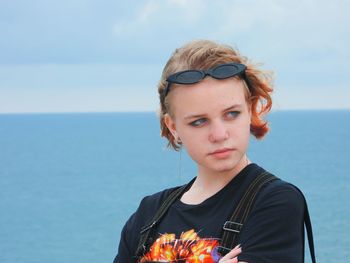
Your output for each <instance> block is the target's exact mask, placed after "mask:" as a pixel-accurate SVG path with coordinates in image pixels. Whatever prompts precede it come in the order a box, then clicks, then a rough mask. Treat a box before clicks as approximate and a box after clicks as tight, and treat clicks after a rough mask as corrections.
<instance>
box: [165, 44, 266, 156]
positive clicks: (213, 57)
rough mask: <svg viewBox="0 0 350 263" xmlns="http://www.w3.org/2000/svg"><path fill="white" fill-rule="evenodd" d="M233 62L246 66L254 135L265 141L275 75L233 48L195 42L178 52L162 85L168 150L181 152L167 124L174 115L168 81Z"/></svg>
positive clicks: (247, 93)
mask: <svg viewBox="0 0 350 263" xmlns="http://www.w3.org/2000/svg"><path fill="white" fill-rule="evenodd" d="M230 62H235V63H241V64H244V65H245V66H246V70H245V76H246V80H247V82H248V83H245V85H246V87H249V89H246V90H247V92H246V99H247V102H248V103H249V104H250V106H251V114H252V117H251V125H250V133H251V134H252V135H254V136H255V137H256V138H257V139H261V138H263V137H264V136H265V134H266V133H267V132H268V131H269V126H268V122H267V121H266V120H264V119H263V117H264V115H266V114H267V113H268V112H269V111H270V110H271V107H272V98H271V92H272V91H273V84H272V79H273V78H272V72H271V71H263V70H261V69H259V68H258V66H259V65H256V64H253V63H251V62H250V61H249V60H248V58H247V57H245V56H242V55H241V54H239V52H238V51H237V50H235V49H233V48H232V47H231V46H228V45H223V44H219V43H216V42H213V41H209V40H195V41H192V42H189V43H187V44H186V45H184V46H182V47H181V48H178V49H176V50H175V52H174V53H173V54H172V56H171V57H170V59H169V60H168V62H167V63H166V65H165V67H164V69H163V73H162V77H161V79H160V82H159V84H158V94H159V99H160V111H159V118H160V128H161V136H163V137H165V138H167V140H168V147H171V148H173V149H175V150H178V149H179V148H180V145H179V144H178V142H176V140H175V139H174V137H173V136H172V134H171V132H170V131H169V129H168V127H167V126H166V125H165V122H164V116H165V114H170V115H171V109H170V105H169V101H168V96H167V97H165V96H164V90H165V87H166V86H167V81H166V79H167V77H168V76H170V75H172V74H174V73H176V72H179V71H182V70H189V69H200V70H208V69H210V68H212V67H215V66H217V65H220V64H224V63H230Z"/></svg>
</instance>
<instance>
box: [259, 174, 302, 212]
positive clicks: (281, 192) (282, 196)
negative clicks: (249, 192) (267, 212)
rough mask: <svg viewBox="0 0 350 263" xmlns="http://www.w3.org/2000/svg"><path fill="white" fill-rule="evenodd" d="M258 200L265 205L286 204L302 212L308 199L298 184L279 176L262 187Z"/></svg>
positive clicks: (289, 207) (277, 205)
mask: <svg viewBox="0 0 350 263" xmlns="http://www.w3.org/2000/svg"><path fill="white" fill-rule="evenodd" d="M256 202H257V203H260V204H264V206H276V207H281V206H284V207H286V208H288V209H291V210H293V211H295V212H296V211H299V212H302V211H303V210H304V206H305V202H306V201H305V197H304V195H303V193H302V191H301V190H300V189H299V188H298V187H297V186H295V185H294V184H292V183H289V182H287V181H285V180H283V179H281V178H278V177H277V180H273V181H271V182H270V183H268V184H267V185H266V186H264V187H263V188H262V189H261V192H260V193H259V194H258V196H257V200H256Z"/></svg>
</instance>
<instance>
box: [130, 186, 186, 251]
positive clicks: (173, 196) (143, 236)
mask: <svg viewBox="0 0 350 263" xmlns="http://www.w3.org/2000/svg"><path fill="white" fill-rule="evenodd" d="M187 186H188V185H183V186H181V187H178V188H176V189H175V190H174V191H173V192H171V193H170V195H169V196H168V197H167V198H166V199H165V201H164V202H163V204H162V205H161V207H160V208H159V209H158V211H157V212H156V214H155V215H154V217H153V218H152V220H151V221H150V223H149V224H147V225H146V226H144V227H142V228H141V231H140V240H139V244H138V246H137V250H136V256H137V257H140V256H142V255H143V254H144V253H146V251H147V249H148V246H149V245H151V244H150V243H151V242H152V240H151V242H149V241H150V240H149V239H150V237H151V232H152V230H153V229H154V227H155V226H156V225H157V224H158V223H159V221H160V220H161V219H162V217H163V216H164V215H165V213H166V212H167V211H168V209H169V207H170V206H171V205H172V204H173V203H174V202H175V201H176V200H177V199H178V198H179V197H180V196H181V195H182V194H183V193H184V192H185V191H186V190H187V188H188V187H187Z"/></svg>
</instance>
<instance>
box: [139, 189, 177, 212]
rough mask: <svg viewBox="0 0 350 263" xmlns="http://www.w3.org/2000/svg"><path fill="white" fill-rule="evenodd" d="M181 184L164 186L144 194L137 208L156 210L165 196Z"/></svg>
mask: <svg viewBox="0 0 350 263" xmlns="http://www.w3.org/2000/svg"><path fill="white" fill-rule="evenodd" d="M179 187H181V186H177V187H171V188H166V189H164V190H162V191H159V192H156V193H153V194H150V195H147V196H145V197H144V198H143V199H142V200H141V202H140V206H139V209H138V210H148V211H149V210H151V211H154V210H157V209H158V208H159V207H160V206H161V205H162V203H163V202H164V201H165V200H166V198H167V197H168V196H169V195H170V194H171V193H172V192H173V191H175V190H176V189H178V188H179Z"/></svg>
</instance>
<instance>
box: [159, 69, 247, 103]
mask: <svg viewBox="0 0 350 263" xmlns="http://www.w3.org/2000/svg"><path fill="white" fill-rule="evenodd" d="M245 69H246V66H245V65H243V64H240V63H227V64H221V65H218V66H216V67H214V68H211V69H208V70H196V69H190V70H184V71H180V72H177V73H175V74H172V75H170V76H169V77H168V78H167V79H166V81H167V82H168V85H167V86H166V88H165V90H164V97H166V96H167V95H168V93H169V91H170V86H171V84H172V83H176V84H184V85H186V84H195V83H197V82H200V81H201V80H202V79H204V78H205V77H206V76H211V77H213V78H214V79H227V78H231V77H234V76H238V75H242V76H244V71H245Z"/></svg>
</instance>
